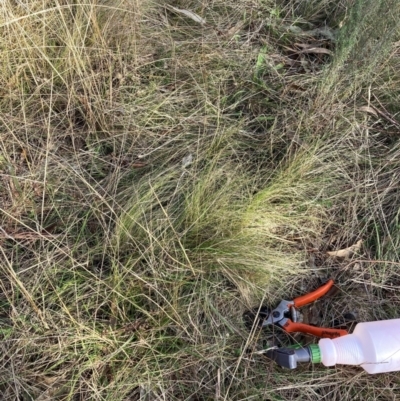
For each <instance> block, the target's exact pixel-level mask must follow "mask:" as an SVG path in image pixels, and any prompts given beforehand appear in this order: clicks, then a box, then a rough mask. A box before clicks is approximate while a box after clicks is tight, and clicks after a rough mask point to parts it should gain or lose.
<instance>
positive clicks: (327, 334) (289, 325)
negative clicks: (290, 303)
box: [283, 319, 348, 338]
mask: <svg viewBox="0 0 400 401" xmlns="http://www.w3.org/2000/svg"><path fill="white" fill-rule="evenodd" d="M283 328H284V329H285V330H286V331H287V332H288V333H293V332H298V333H305V334H312V335H313V336H316V337H321V338H336V337H341V336H345V335H346V334H348V332H347V331H346V330H341V329H326V328H324V327H315V326H309V325H308V324H303V323H294V322H292V321H291V320H290V319H288V321H287V322H286V323H285V324H284V325H283Z"/></svg>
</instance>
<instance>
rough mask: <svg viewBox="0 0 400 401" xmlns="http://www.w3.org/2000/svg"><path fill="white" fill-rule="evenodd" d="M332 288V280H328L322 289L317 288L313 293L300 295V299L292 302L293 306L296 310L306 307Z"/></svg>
mask: <svg viewBox="0 0 400 401" xmlns="http://www.w3.org/2000/svg"><path fill="white" fill-rule="evenodd" d="M332 286H333V280H329V281H328V282H327V283H326V284H324V285H323V286H322V287H319V288H317V289H316V290H315V291H313V292H310V293H309V294H306V295H302V296H301V297H297V298H295V299H294V300H293V303H294V306H295V307H296V308H300V307H301V306H303V305H307V304H309V303H311V302H313V301H315V300H316V299H318V298H321V297H322V296H324V295H325V294H326V293H327V292H328V291H329V290H330V289H331V288H332Z"/></svg>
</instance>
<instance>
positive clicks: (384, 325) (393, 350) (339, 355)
mask: <svg viewBox="0 0 400 401" xmlns="http://www.w3.org/2000/svg"><path fill="white" fill-rule="evenodd" d="M266 354H267V356H268V357H270V358H271V359H273V360H275V361H276V362H277V363H278V364H279V365H280V366H283V367H286V368H289V369H294V368H295V367H296V366H297V362H312V363H319V362H322V364H323V365H325V366H334V365H336V364H341V365H359V366H361V367H362V368H363V369H364V370H366V371H367V372H368V373H371V374H374V373H384V372H394V371H400V319H392V320H383V321H378V322H365V323H358V324H357V326H356V328H355V329H354V332H353V334H348V335H345V336H342V337H338V338H334V339H330V338H322V339H321V340H319V343H318V345H316V344H314V345H311V346H308V347H304V348H299V349H291V348H278V349H272V350H268V351H267V353H266Z"/></svg>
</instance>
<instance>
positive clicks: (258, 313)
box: [243, 306, 272, 330]
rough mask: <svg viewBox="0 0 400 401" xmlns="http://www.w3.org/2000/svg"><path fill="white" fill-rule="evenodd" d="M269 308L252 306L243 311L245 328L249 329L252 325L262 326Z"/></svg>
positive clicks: (269, 311) (268, 313) (269, 310)
mask: <svg viewBox="0 0 400 401" xmlns="http://www.w3.org/2000/svg"><path fill="white" fill-rule="evenodd" d="M271 311H272V310H271V309H270V308H267V307H266V306H262V307H261V308H254V309H252V310H249V311H246V312H244V313H243V320H244V324H245V325H246V327H247V329H249V330H251V329H252V328H253V326H254V327H257V328H262V327H263V323H264V321H265V320H266V319H267V318H268V316H269V315H270V313H271Z"/></svg>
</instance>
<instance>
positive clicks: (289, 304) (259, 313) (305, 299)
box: [245, 280, 348, 338]
mask: <svg viewBox="0 0 400 401" xmlns="http://www.w3.org/2000/svg"><path fill="white" fill-rule="evenodd" d="M332 286H333V280H329V281H328V282H327V283H326V284H324V285H323V286H322V287H319V288H317V289H316V290H315V291H312V292H310V293H308V294H305V295H302V296H300V297H297V298H295V299H293V300H292V301H286V300H282V301H281V302H280V303H279V305H278V306H277V307H276V308H275V309H273V310H272V311H270V310H269V309H267V308H264V307H262V308H259V309H254V310H253V312H252V313H250V315H247V316H245V317H246V318H247V319H249V318H250V319H251V320H252V325H253V324H254V322H256V324H257V326H258V327H260V328H264V327H267V326H271V325H276V326H279V327H281V328H282V329H283V330H285V331H286V332H287V333H293V332H299V333H305V334H312V335H314V336H316V337H321V338H336V337H341V336H345V335H346V334H348V332H347V331H346V330H342V329H334V328H323V327H316V326H310V325H308V324H304V323H299V322H298V318H299V312H298V311H297V309H296V308H300V307H302V306H304V305H307V304H309V303H311V302H313V301H315V300H317V299H319V298H321V297H322V296H324V295H325V294H326V293H327V292H328V291H329V290H330V289H331V288H332ZM248 323H250V321H249V320H248Z"/></svg>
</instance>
